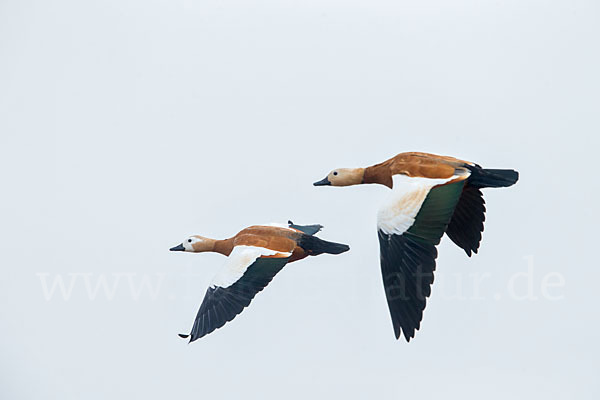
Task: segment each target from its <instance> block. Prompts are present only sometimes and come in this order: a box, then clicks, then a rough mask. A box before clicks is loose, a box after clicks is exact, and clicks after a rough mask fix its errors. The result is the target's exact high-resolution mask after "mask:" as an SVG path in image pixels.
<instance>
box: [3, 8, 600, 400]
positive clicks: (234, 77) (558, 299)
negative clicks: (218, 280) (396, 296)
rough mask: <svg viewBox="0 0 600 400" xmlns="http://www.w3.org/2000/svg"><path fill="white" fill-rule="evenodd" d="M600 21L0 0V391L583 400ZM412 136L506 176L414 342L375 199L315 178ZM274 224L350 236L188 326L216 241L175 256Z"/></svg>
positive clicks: (560, 14) (587, 389)
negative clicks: (245, 302) (397, 304)
mask: <svg viewBox="0 0 600 400" xmlns="http://www.w3.org/2000/svg"><path fill="white" fill-rule="evenodd" d="M599 17H600V7H599V5H598V2H597V1H593V0H589V1H585V0H579V1H578V0H574V1H552V0H549V1H533V0H511V1H475V0H472V1H463V0H460V1H446V0H418V1H417V0H399V1H398V0H396V1H380V0H371V1H366V0H362V1H356V0H354V1H332V0H319V1H285V0H283V1H282V0H272V1H229V0H218V1H215V0H206V1H196V0H183V1H182V0H176V1H166V0H164V1H163V0H155V1H147V0H146V1H142V0H107V1H81V0H71V1H68V0H57V1H41V0H38V1H35V0H33V1H32V0H18V1H17V0H0V132H1V133H0V167H1V168H2V174H1V176H2V178H1V179H2V188H3V189H2V197H1V200H0V202H1V205H2V207H1V208H0V210H1V211H0V212H1V213H2V215H1V221H2V223H1V224H2V229H1V230H0V250H1V251H0V268H1V270H2V275H3V277H2V279H0V315H1V318H0V320H1V324H2V325H1V329H0V339H1V340H0V395H1V396H0V397H2V398H7V399H8V398H10V399H39V398H57V399H58V398H60V399H81V398H85V399H106V398H117V399H131V398H146V399H164V398H188V399H189V398H197V399H213V398H216V399H219V398H239V397H241V396H244V397H245V398H264V399H282V398H292V399H306V398H318V397H324V396H326V395H327V396H335V397H339V398H344V399H364V398H367V397H369V398H374V399H398V398H404V399H411V398H417V397H418V398H441V397H443V398H447V399H454V398H456V399H481V398H485V399H506V398H511V399H525V398H527V399H532V398H536V399H538V398H546V399H564V398H577V399H597V398H599V397H600V386H599V383H598V379H597V377H598V374H599V372H600V364H599V361H598V360H599V359H600V346H599V344H598V341H597V338H598V336H599V335H600V326H599V323H598V298H597V293H598V290H597V286H598V284H599V282H600V269H599V265H598V261H597V255H596V251H595V250H596V246H597V235H598V223H599V222H600V221H599V217H598V211H597V204H598V194H599V185H598V182H597V177H596V175H597V173H596V172H597V169H598V160H597V154H598V153H597V152H598V150H597V149H598V145H599V144H600V140H599V139H598V134H599V133H600V121H599V109H600V97H599V93H600V79H599V73H598V71H600V52H599V51H598V39H599V37H600V28H599V26H600V24H599V22H600V21H599ZM404 151H426V152H433V153H438V154H443V155H451V156H456V157H459V158H463V159H467V160H471V161H474V162H477V163H479V164H481V165H483V166H484V167H488V168H514V169H517V170H519V171H520V173H521V179H520V181H519V182H518V184H517V185H516V186H514V187H511V188H508V189H488V190H486V191H485V200H486V203H487V208H488V212H487V220H486V225H485V232H484V234H483V241H482V245H481V248H480V254H478V255H476V256H474V257H472V258H468V257H467V256H466V255H465V254H464V252H463V251H462V250H461V249H459V248H458V247H456V246H455V245H454V244H453V243H452V242H451V241H450V240H448V239H447V238H444V239H443V240H442V243H441V244H440V246H439V249H438V250H439V257H438V263H437V273H436V281H435V283H434V285H433V290H432V296H431V298H430V301H429V302H428V306H427V309H426V310H425V315H424V320H423V323H422V327H421V330H420V331H419V332H417V335H416V338H415V339H414V340H413V341H411V343H409V344H407V343H406V342H404V341H403V340H400V341H396V340H395V339H394V334H393V329H392V324H391V321H390V317H389V312H388V309H387V304H386V301H385V296H384V292H383V287H382V283H381V276H380V271H379V263H378V262H379V255H378V242H377V235H376V212H377V207H378V205H379V203H381V201H382V200H383V199H384V197H385V195H386V190H387V189H386V188H384V187H377V186H374V185H370V186H363V187H353V188H315V187H313V186H312V185H311V184H312V182H314V181H316V180H319V179H321V178H323V177H324V176H325V175H326V173H327V172H329V171H330V170H331V169H333V168H336V167H359V166H368V165H371V164H374V163H377V162H381V161H383V160H385V159H387V158H389V157H391V156H393V155H395V154H397V153H400V152H404ZM288 219H292V220H293V221H294V222H296V223H321V224H323V225H325V229H324V230H323V232H322V233H321V234H320V236H321V237H322V238H325V239H328V240H333V241H338V242H343V243H347V244H349V245H350V246H351V251H350V252H348V253H344V254H342V255H339V256H326V255H325V256H320V257H314V258H311V259H306V260H303V261H302V262H298V263H294V264H291V265H289V266H288V267H286V268H285V269H284V270H283V271H282V272H281V273H280V274H279V275H278V276H276V277H275V279H274V280H273V282H272V283H271V284H270V285H269V287H267V288H266V290H264V291H263V292H261V293H260V294H258V296H257V297H256V299H255V300H254V301H253V303H252V305H251V306H250V307H249V308H248V309H246V310H245V311H244V312H243V313H242V314H241V315H239V316H238V317H237V318H236V319H235V320H234V321H233V322H231V323H229V324H227V325H226V326H225V327H224V328H222V329H219V330H217V331H215V332H214V333H212V334H210V335H208V336H207V337H205V338H202V339H201V340H199V341H197V342H195V343H193V344H191V345H188V344H187V343H186V342H185V341H184V340H182V339H180V338H179V337H177V333H182V332H183V333H187V332H188V331H189V329H190V328H191V325H192V322H193V319H194V316H195V314H196V312H197V309H198V307H199V305H200V302H201V301H202V298H203V296H204V292H205V290H206V287H207V285H208V284H209V282H210V280H211V279H212V277H213V275H214V274H215V273H216V271H217V269H218V268H219V267H220V266H221V265H222V264H223V262H224V258H223V256H220V255H216V254H183V253H170V252H169V251H168V249H169V247H171V246H174V245H176V244H178V243H180V242H181V241H182V240H183V239H184V238H185V237H186V236H187V235H190V234H201V235H204V236H210V237H215V238H225V237H229V236H231V235H234V234H235V233H236V232H238V231H239V230H240V229H242V228H244V227H246V226H248V225H252V224H260V223H268V222H285V221H287V220H288ZM61 284H63V285H64V287H61V286H60V285H61ZM104 284H106V286H103V285H104ZM61 288H64V291H62V290H61Z"/></svg>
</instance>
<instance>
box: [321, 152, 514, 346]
mask: <svg viewBox="0 0 600 400" xmlns="http://www.w3.org/2000/svg"><path fill="white" fill-rule="evenodd" d="M518 179H519V174H518V172H517V171H514V170H512V169H484V168H482V167H480V166H479V165H477V164H475V163H473V162H469V161H464V160H459V159H457V158H454V157H445V156H438V155H435V154H428V153H417V152H410V153H401V154H398V155H397V156H395V157H393V158H390V159H389V160H387V161H384V162H382V163H380V164H377V165H373V166H371V167H367V168H339V169H335V170H333V171H331V172H330V173H329V174H328V175H327V177H325V179H323V180H320V181H318V182H315V183H314V185H315V186H351V185H360V184H367V183H377V184H380V185H384V186H387V187H388V188H390V189H392V190H391V194H390V196H389V197H388V199H387V200H386V201H385V202H384V204H383V206H382V207H381V208H380V209H379V212H378V215H377V230H378V235H379V249H380V262H381V273H382V276H383V285H384V289H385V294H386V298H387V303H388V306H389V309H390V314H391V317H392V324H393V327H394V333H395V335H396V339H399V338H400V334H401V333H402V334H404V338H405V339H406V341H407V342H410V339H411V338H414V336H415V330H418V329H419V328H420V325H421V320H422V318H423V310H424V309H425V305H426V300H427V297H429V295H430V294H431V284H432V283H433V272H434V270H435V259H436V258H437V250H436V247H435V246H436V245H437V244H438V243H439V242H440V239H441V237H442V235H443V234H444V233H446V235H448V237H449V238H450V239H451V240H452V241H453V242H454V243H455V244H456V245H458V246H459V247H461V248H462V249H463V250H464V251H465V252H466V253H467V255H468V256H469V257H470V256H471V254H472V253H477V250H478V249H479V242H480V241H481V232H483V222H484V220H485V205H484V204H485V201H484V200H483V194H482V193H481V189H482V188H488V187H495V188H498V187H508V186H511V185H514V184H515V183H516V182H517V180H518Z"/></svg>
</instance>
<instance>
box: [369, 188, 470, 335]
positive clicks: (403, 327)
mask: <svg viewBox="0 0 600 400" xmlns="http://www.w3.org/2000/svg"><path fill="white" fill-rule="evenodd" d="M412 180H413V182H414V183H411V184H409V185H408V186H405V187H401V188H398V189H396V190H395V191H394V192H395V193H394V195H393V197H392V199H391V201H390V202H389V203H388V204H386V205H385V206H384V207H383V208H381V209H380V211H379V215H378V230H379V247H380V256H381V273H382V276H383V285H384V288H385V294H386V298H387V301H388V306H389V308H390V314H391V317H392V324H393V326H394V333H395V334H396V338H397V339H398V338H399V337H400V332H402V333H403V334H404V337H405V338H406V340H407V341H410V339H411V338H413V337H414V335H415V330H418V329H419V327H420V324H421V319H422V318H423V310H424V309H425V305H426V300H427V297H429V295H430V294H431V284H432V283H433V271H434V270H435V259H436V257H437V250H436V248H435V246H436V245H437V244H438V243H439V242H440V238H441V237H442V235H443V234H444V231H445V230H446V227H447V226H448V223H449V221H450V218H451V217H452V213H453V212H454V208H455V206H456V203H457V202H458V199H459V197H460V194H461V192H462V188H463V185H464V181H463V180H460V181H457V182H453V183H447V184H445V183H444V182H442V183H441V186H434V185H436V184H440V183H439V182H438V180H433V179H422V180H415V179H414V178H412ZM394 187H396V181H394Z"/></svg>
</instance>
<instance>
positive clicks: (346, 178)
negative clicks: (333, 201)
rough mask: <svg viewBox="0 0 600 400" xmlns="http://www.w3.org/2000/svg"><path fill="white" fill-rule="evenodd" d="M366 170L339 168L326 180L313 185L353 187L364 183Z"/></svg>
mask: <svg viewBox="0 0 600 400" xmlns="http://www.w3.org/2000/svg"><path fill="white" fill-rule="evenodd" d="M364 175H365V169H364V168H338V169H334V170H333V171H331V172H330V173H329V174H328V175H327V176H326V177H325V178H324V179H322V180H320V181H318V182H315V183H313V185H315V186H351V185H360V184H361V183H363V177H364Z"/></svg>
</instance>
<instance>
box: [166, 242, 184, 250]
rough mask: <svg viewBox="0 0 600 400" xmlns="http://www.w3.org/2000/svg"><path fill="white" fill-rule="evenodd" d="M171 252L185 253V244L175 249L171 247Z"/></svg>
mask: <svg viewBox="0 0 600 400" xmlns="http://www.w3.org/2000/svg"><path fill="white" fill-rule="evenodd" d="M169 250H171V251H185V247H183V243H182V244H179V245H177V246H175V247H171V248H170V249H169Z"/></svg>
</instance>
